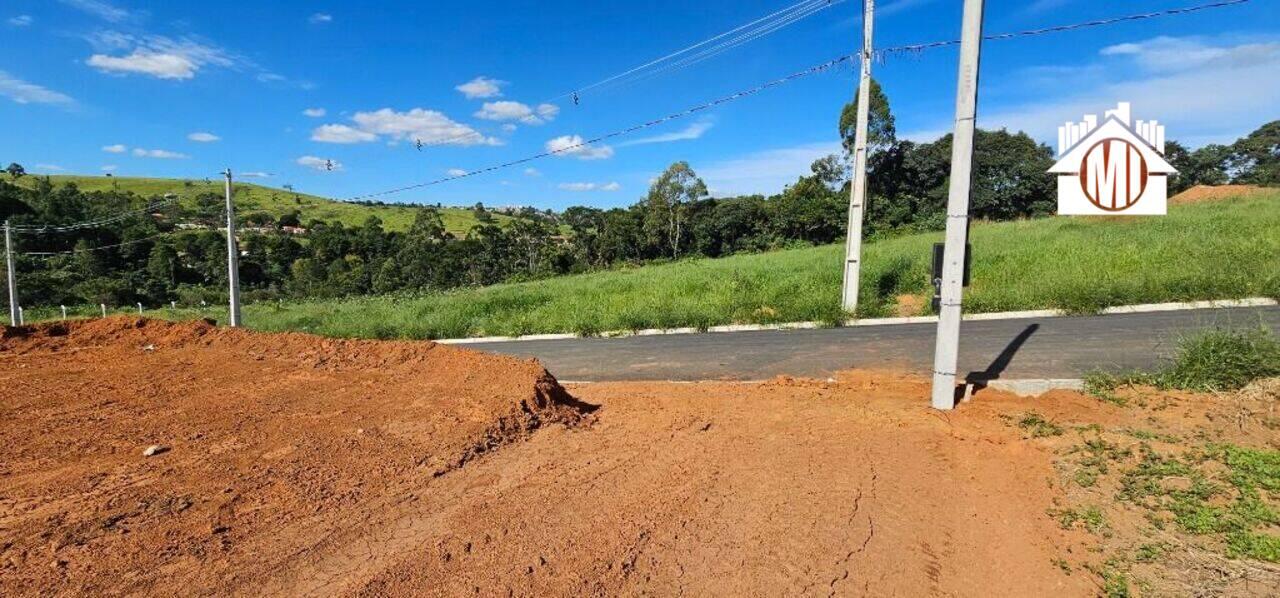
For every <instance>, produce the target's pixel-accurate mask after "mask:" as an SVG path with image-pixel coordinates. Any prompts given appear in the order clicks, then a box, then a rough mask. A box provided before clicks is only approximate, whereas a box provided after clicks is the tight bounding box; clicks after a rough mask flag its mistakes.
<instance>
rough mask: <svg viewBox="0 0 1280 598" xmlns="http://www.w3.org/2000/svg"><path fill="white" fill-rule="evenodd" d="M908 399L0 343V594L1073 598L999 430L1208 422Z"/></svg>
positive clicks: (212, 346) (237, 345)
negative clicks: (1030, 421)
mask: <svg viewBox="0 0 1280 598" xmlns="http://www.w3.org/2000/svg"><path fill="white" fill-rule="evenodd" d="M927 384H928V383H927V381H925V380H920V379H917V378H913V377H907V376H902V375H897V374H892V373H883V372H882V373H868V372H847V373H844V374H841V375H840V376H838V379H837V380H835V381H830V382H817V381H810V380H791V379H778V380H775V381H771V382H768V383H764V384H745V383H699V384H676V383H618V384H593V385H580V386H576V387H573V388H570V389H569V390H570V392H572V394H573V395H574V397H576V399H575V398H573V397H570V396H569V394H568V393H566V392H565V390H564V389H562V388H561V387H560V386H559V385H557V384H556V382H555V380H554V378H552V377H551V376H550V375H548V374H547V373H546V372H545V371H544V370H543V369H542V368H541V367H540V366H539V365H537V364H536V363H534V362H528V361H519V360H516V359H512V358H507V357H499V356H493V355H488V354H482V353H478V352H474V351H468V350H465V349H459V348H453V347H446V346H442V345H435V344H432V343H417V342H381V341H340V340H326V339H319V338H315V337H310V336H305V335H297V334H259V333H249V332H242V331H236V330H226V329H217V328H213V327H211V326H208V325H205V324H170V323H163V322H157V321H142V320H133V319H125V318H113V319H107V320H98V321H93V322H86V323H77V324H73V325H70V326H68V327H66V328H60V327H58V326H44V327H36V328H31V329H28V331H27V332H21V331H17V330H13V329H10V330H9V331H8V332H6V334H5V337H4V338H3V341H0V389H2V390H0V595H5V596H17V595H23V596H25V595H49V594H92V595H98V594H159V595H174V594H183V595H193V594H194V595H227V594H250V595H361V596H406V595H448V596H455V595H464V594H465V595H482V596H490V595H522V596H523V595H557V596H581V595H593V596H605V595H638V594H656V595H674V594H692V595H709V594H711V595H833V594H834V595H854V596H884V595H903V596H924V595H950V596H980V595H981V596H987V595H1010V596H1033V595H1037V596H1043V595H1053V596H1090V595H1095V594H1097V593H1098V587H1099V586H1098V581H1097V579H1096V578H1095V577H1094V576H1092V575H1090V574H1088V573H1086V572H1084V571H1083V570H1082V569H1080V566H1081V565H1082V564H1084V563H1088V562H1093V561H1096V560H1097V555H1096V554H1095V552H1094V551H1095V548H1096V545H1097V541H1096V539H1095V538H1094V537H1092V536H1090V535H1088V534H1087V533H1086V532H1084V531H1081V530H1079V529H1070V530H1064V529H1062V527H1061V526H1060V525H1058V523H1057V522H1056V521H1054V520H1053V518H1051V517H1049V516H1048V515H1047V514H1046V513H1047V512H1048V511H1049V510H1050V509H1052V508H1054V507H1055V506H1056V505H1058V504H1060V502H1061V501H1062V500H1063V499H1064V491H1063V489H1062V488H1061V485H1060V483H1059V482H1058V479H1059V478H1058V475H1057V473H1056V472H1055V469H1054V455H1053V453H1054V450H1056V449H1055V447H1054V446H1053V445H1052V444H1047V443H1040V442H1029V441H1027V440H1026V439H1025V438H1024V436H1023V433H1022V431H1021V430H1019V429H1018V428H1017V427H1016V426H1011V425H1010V424H1009V421H1008V420H1009V417H1010V416H1012V415H1016V414H1021V413H1023V412H1025V411H1026V410H1027V409H1028V408H1029V407H1031V406H1034V407H1035V408H1036V409H1038V410H1040V411H1041V412H1042V413H1045V414H1047V415H1048V416H1050V417H1054V418H1057V419H1059V420H1061V421H1098V422H1104V423H1109V424H1114V425H1125V422H1129V421H1137V420H1141V421H1143V422H1147V418H1150V417H1161V418H1165V419H1167V420H1168V424H1169V425H1170V426H1177V425H1190V424H1188V423H1186V422H1192V421H1195V422H1200V421H1204V414H1205V413H1206V412H1207V408H1206V407H1205V406H1204V405H1203V404H1201V403H1197V402H1196V400H1197V399H1194V398H1193V399H1185V401H1186V402H1185V403H1183V404H1179V408H1175V409H1168V408H1167V406H1166V408H1165V409H1163V410H1162V411H1160V414H1159V415H1158V416H1157V415H1152V414H1151V413H1146V412H1142V411H1137V410H1134V409H1121V408H1118V407H1114V406H1111V405H1107V404H1103V403H1100V402H1098V401H1097V400H1096V399H1093V398H1089V397H1084V396H1082V395H1079V394H1076V393H1066V392H1059V393H1051V394H1050V395H1046V396H1044V397H1041V398H1039V399H1019V398H1017V397H1014V396H1012V395H1005V394H1001V393H997V392H992V391H983V392H980V393H979V394H978V395H977V396H978V398H977V399H975V400H974V401H973V402H971V403H969V404H966V405H965V406H963V407H962V408H961V409H959V410H957V411H955V412H952V413H951V414H943V413H939V412H935V411H932V410H930V409H929V408H928V407H927V396H928V388H927ZM579 401H581V402H579ZM1223 421H1226V420H1223ZM1148 423H1149V422H1148ZM548 424H552V425H548ZM1223 425H1226V424H1225V423H1224V424H1223ZM154 444H161V445H165V446H167V447H170V448H171V450H169V451H168V452H164V453H161V454H159V455H156V456H152V457H144V456H143V454H142V452H143V450H144V449H145V448H147V447H148V446H150V445H154ZM1064 563H1067V564H1069V565H1070V567H1064V565H1063V564H1064ZM1072 568H1074V572H1068V571H1067V569H1072Z"/></svg>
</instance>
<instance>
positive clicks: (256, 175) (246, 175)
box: [236, 172, 275, 179]
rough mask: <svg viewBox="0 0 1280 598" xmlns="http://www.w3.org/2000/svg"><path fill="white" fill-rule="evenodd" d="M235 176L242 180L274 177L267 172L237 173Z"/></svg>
mask: <svg viewBox="0 0 1280 598" xmlns="http://www.w3.org/2000/svg"><path fill="white" fill-rule="evenodd" d="M236 176H238V177H240V178H242V179H265V178H270V177H272V176H275V175H273V174H271V173H269V172H238V173H236Z"/></svg>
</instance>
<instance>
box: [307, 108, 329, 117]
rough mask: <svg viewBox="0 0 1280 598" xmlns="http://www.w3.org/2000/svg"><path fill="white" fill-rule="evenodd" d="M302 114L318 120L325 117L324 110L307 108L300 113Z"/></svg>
mask: <svg viewBox="0 0 1280 598" xmlns="http://www.w3.org/2000/svg"><path fill="white" fill-rule="evenodd" d="M302 114H304V115H306V116H310V117H311V118H320V117H322V116H324V115H325V111H324V108H307V109H306V110H303V111H302Z"/></svg>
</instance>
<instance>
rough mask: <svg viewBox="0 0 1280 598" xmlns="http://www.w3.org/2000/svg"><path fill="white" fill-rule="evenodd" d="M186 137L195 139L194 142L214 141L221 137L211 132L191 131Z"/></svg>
mask: <svg viewBox="0 0 1280 598" xmlns="http://www.w3.org/2000/svg"><path fill="white" fill-rule="evenodd" d="M187 139H190V140H191V141H195V142H196V143H213V142H215V141H221V140H222V138H221V137H218V136H217V135H214V134H213V133H203V132H201V133H192V134H190V135H187Z"/></svg>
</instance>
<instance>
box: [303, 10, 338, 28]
mask: <svg viewBox="0 0 1280 598" xmlns="http://www.w3.org/2000/svg"><path fill="white" fill-rule="evenodd" d="M307 22H308V23H311V24H312V25H319V24H321V23H332V22H333V15H331V14H328V13H323V12H318V13H316V14H313V15H311V16H310V17H308V18H307Z"/></svg>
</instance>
